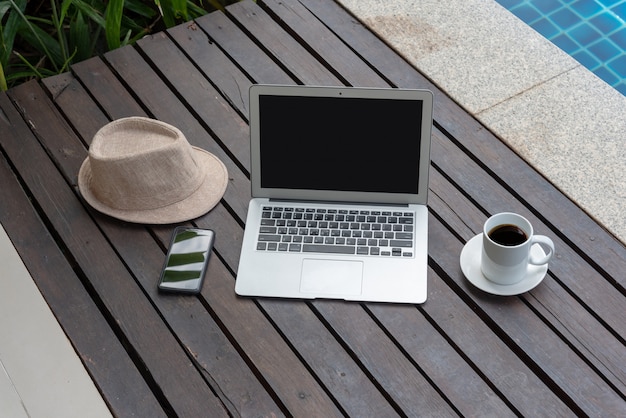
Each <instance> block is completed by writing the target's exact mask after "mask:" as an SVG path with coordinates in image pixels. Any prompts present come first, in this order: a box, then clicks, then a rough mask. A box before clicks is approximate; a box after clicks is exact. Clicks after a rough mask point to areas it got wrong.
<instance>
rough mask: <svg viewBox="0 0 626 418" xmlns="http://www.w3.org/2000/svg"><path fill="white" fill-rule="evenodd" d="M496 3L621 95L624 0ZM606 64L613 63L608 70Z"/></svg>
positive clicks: (506, 0) (625, 31)
mask: <svg viewBox="0 0 626 418" xmlns="http://www.w3.org/2000/svg"><path fill="white" fill-rule="evenodd" d="M496 1H497V2H498V3H500V4H501V5H503V6H504V7H506V8H508V9H509V10H510V11H511V12H512V13H514V14H515V15H516V16H517V17H518V18H520V19H521V20H523V21H524V22H525V23H526V24H528V25H529V26H531V27H532V28H533V29H535V30H536V31H537V32H539V33H540V34H542V35H543V36H544V37H545V38H546V39H548V40H550V41H552V43H554V44H555V45H557V46H558V47H559V48H561V49H562V50H563V51H565V52H566V53H568V54H569V55H571V56H572V57H574V59H576V60H577V61H578V62H579V63H581V64H582V65H584V66H585V67H586V68H588V69H589V70H591V71H593V72H594V73H595V74H596V75H598V76H599V77H604V80H605V81H606V82H607V83H609V84H611V85H612V86H614V87H616V86H617V85H620V88H619V91H620V92H623V90H624V87H623V85H622V84H626V79H624V77H623V75H622V74H623V72H624V71H626V63H625V62H624V61H623V60H622V59H621V58H620V57H621V54H626V53H624V52H623V51H626V24H625V23H624V21H625V20H626V0H496ZM612 60H613V61H612ZM607 62H614V63H613V64H612V66H610V67H609V66H607V65H606V63H607ZM616 88H617V87H616Z"/></svg>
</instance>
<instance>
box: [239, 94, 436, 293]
mask: <svg viewBox="0 0 626 418" xmlns="http://www.w3.org/2000/svg"><path fill="white" fill-rule="evenodd" d="M432 110H433V96H432V93H431V92H430V91H427V90H404V89H377V88H355V87H313V86H277V85H253V86H252V87H251V89H250V138H251V182H252V197H253V198H252V200H251V201H250V205H249V209H248V215H247V221H246V226H245V232H244V239H243V245H242V250H241V257H240V260H239V267H238V271H237V279H236V285H235V291H236V293H237V294H239V295H242V296H266V297H285V298H303V299H312V298H331V299H345V300H356V301H376V302H397V303H422V302H424V301H425V300H426V294H427V293H426V289H427V258H428V241H427V237H428V210H427V207H426V203H427V196H428V170H429V166H430V142H431V130H432Z"/></svg>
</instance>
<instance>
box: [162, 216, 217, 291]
mask: <svg viewBox="0 0 626 418" xmlns="http://www.w3.org/2000/svg"><path fill="white" fill-rule="evenodd" d="M214 239H215V233H214V232H213V231H211V230H208V229H195V228H184V227H178V228H176V230H174V236H173V238H172V241H171V243H170V248H169V251H168V253H167V258H166V260H165V266H164V267H163V273H162V274H161V281H160V283H159V289H161V290H166V291H179V292H186V293H197V292H199V291H200V288H201V287H202V282H203V280H204V274H205V270H206V266H207V263H208V261H209V257H210V256H211V249H212V247H213V241H214Z"/></svg>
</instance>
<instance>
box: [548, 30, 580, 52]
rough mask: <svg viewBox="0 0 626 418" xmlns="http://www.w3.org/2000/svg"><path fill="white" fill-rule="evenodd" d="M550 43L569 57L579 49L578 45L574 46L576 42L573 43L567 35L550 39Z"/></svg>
mask: <svg viewBox="0 0 626 418" xmlns="http://www.w3.org/2000/svg"><path fill="white" fill-rule="evenodd" d="M551 41H552V42H554V44H555V45H556V46H558V47H559V48H561V49H562V50H563V51H565V52H567V53H568V54H570V55H572V54H574V53H576V52H578V50H579V49H580V47H579V46H578V44H576V42H574V41H573V40H572V38H570V37H569V36H568V35H567V34H562V35H559V36H557V37H556V38H553V39H551Z"/></svg>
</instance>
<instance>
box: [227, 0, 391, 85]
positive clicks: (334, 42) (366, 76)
mask: <svg viewBox="0 0 626 418" xmlns="http://www.w3.org/2000/svg"><path fill="white" fill-rule="evenodd" d="M251 3H252V2H251V1H250V0H246V1H244V2H241V3H236V4H235V5H233V6H230V7H229V10H230V11H232V10H233V9H235V8H238V7H250V6H251ZM259 3H260V4H261V5H262V6H263V7H264V8H265V9H267V10H268V12H270V13H272V14H273V15H275V16H276V21H277V23H280V24H284V25H287V26H288V27H289V31H290V32H291V33H295V34H297V36H298V38H300V39H302V41H303V42H304V43H305V44H306V45H307V47H308V48H310V49H311V50H312V51H313V52H314V54H315V55H316V56H318V57H320V59H321V60H322V61H323V62H325V63H327V65H328V66H329V67H330V68H332V69H333V71H334V72H336V73H337V74H340V75H341V77H342V79H344V80H345V82H346V83H347V84H349V85H351V86H360V87H389V84H388V83H387V82H386V81H385V80H384V79H383V78H382V77H381V76H380V75H379V74H378V72H377V70H376V69H375V68H374V67H372V66H370V65H368V63H367V62H365V61H363V60H362V59H361V58H360V57H359V56H358V55H356V54H355V53H354V51H353V50H352V48H351V46H349V45H347V44H346V43H344V42H343V41H342V40H341V39H340V38H338V37H337V36H336V35H335V34H334V33H333V32H332V31H329V30H328V27H327V26H326V25H325V23H324V22H323V21H321V20H319V19H318V18H317V17H316V16H315V15H314V14H313V13H311V12H310V11H309V10H308V9H307V8H306V7H304V6H303V5H302V4H301V3H300V2H298V1H295V0H284V1H283V0H269V1H267V0H266V1H263V2H259ZM266 26H267V25H266ZM279 56H281V57H283V58H282V59H281V61H282V62H286V61H289V60H290V58H287V57H289V54H284V53H282V54H280V55H279Z"/></svg>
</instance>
